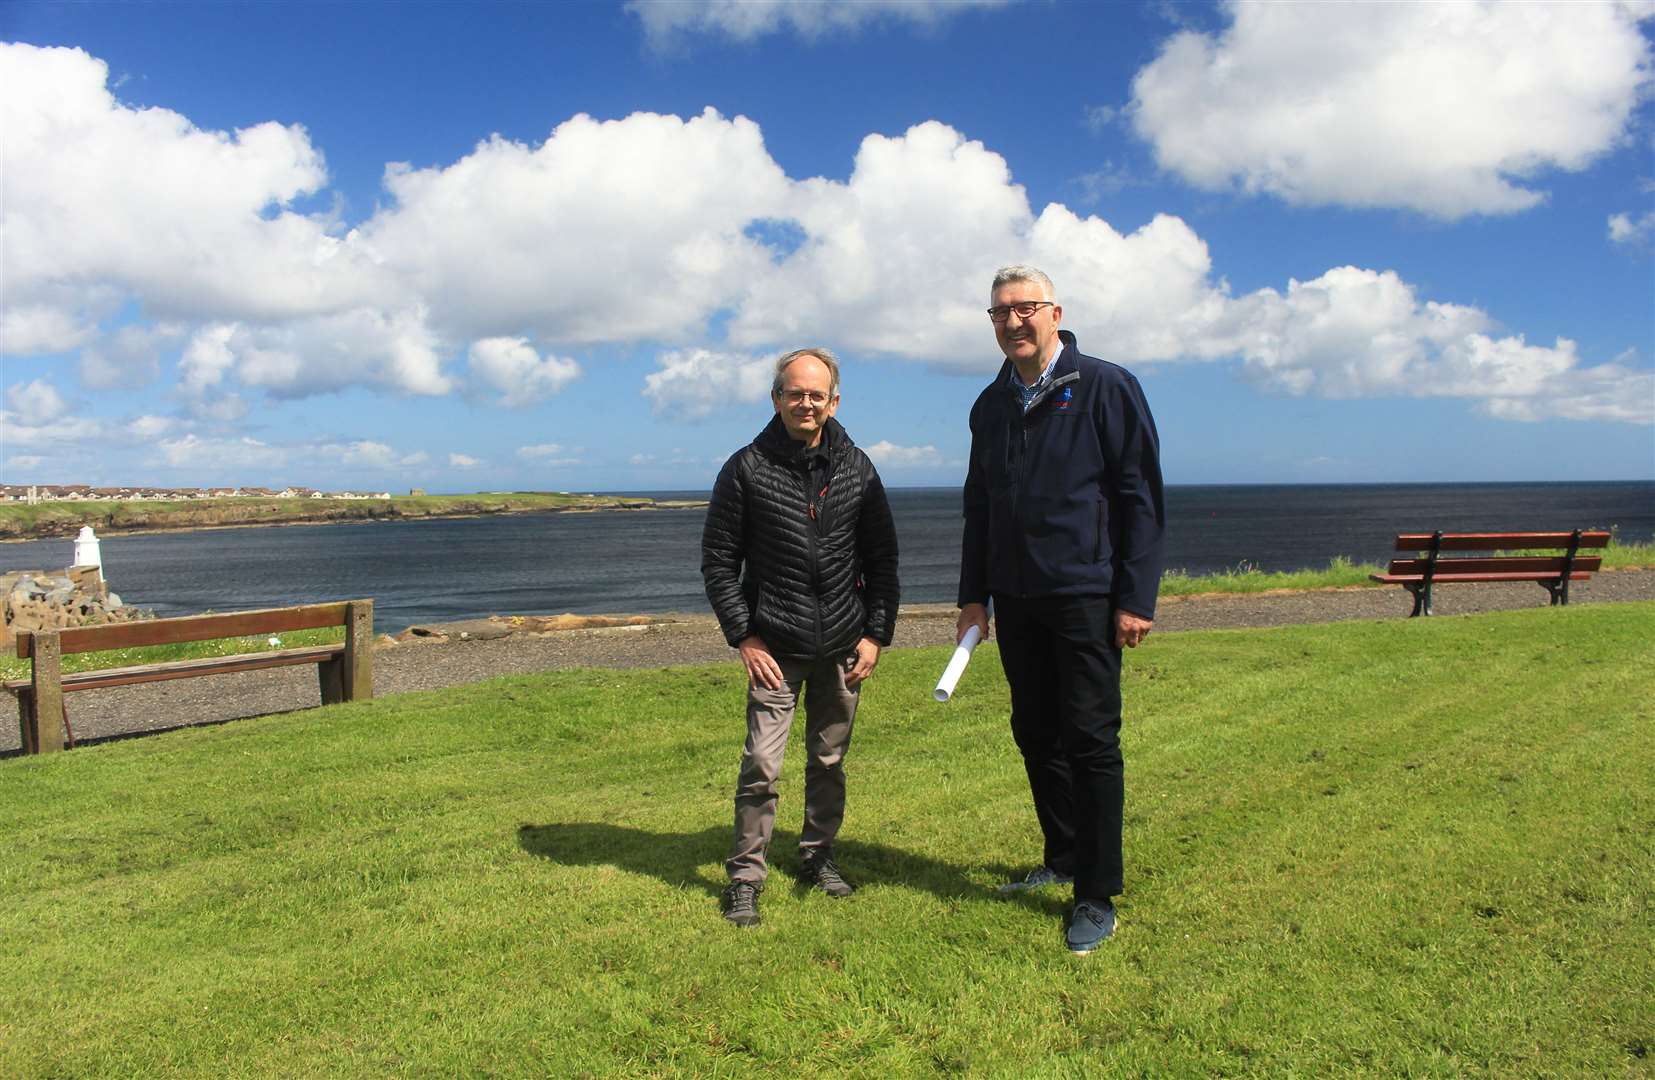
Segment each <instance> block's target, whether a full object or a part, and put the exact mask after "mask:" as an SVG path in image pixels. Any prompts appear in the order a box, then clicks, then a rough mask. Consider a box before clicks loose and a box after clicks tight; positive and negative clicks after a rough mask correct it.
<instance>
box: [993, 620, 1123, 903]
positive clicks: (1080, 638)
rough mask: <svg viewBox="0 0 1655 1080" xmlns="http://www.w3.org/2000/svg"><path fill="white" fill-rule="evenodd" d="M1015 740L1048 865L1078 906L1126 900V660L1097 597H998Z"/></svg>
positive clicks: (997, 623)
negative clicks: (1069, 883) (1065, 880)
mask: <svg viewBox="0 0 1655 1080" xmlns="http://www.w3.org/2000/svg"><path fill="white" fill-rule="evenodd" d="M994 626H995V632H996V634H997V636H998V637H999V639H1000V663H1001V665H1002V666H1003V667H1004V668H1005V671H1006V681H1007V682H1008V683H1010V684H1011V734H1012V738H1013V739H1015V740H1016V742H1017V749H1018V750H1020V751H1022V754H1023V767H1024V768H1025V769H1026V770H1027V771H1028V774H1029V790H1030V792H1031V793H1032V794H1033V795H1034V812H1035V816H1037V817H1038V818H1039V819H1040V831H1041V832H1042V833H1043V834H1044V835H1045V838H1046V853H1045V854H1046V865H1047V866H1049V867H1051V868H1052V869H1053V870H1056V871H1058V872H1059V873H1063V874H1072V875H1073V876H1074V879H1075V897H1076V898H1077V899H1081V898H1084V899H1088V900H1107V899H1108V898H1109V897H1112V896H1115V895H1117V894H1118V893H1120V892H1121V813H1122V807H1123V805H1124V803H1125V801H1126V785H1125V780H1124V777H1123V769H1122V763H1121V739H1120V733H1121V651H1120V650H1119V649H1117V648H1115V612H1114V609H1113V607H1112V606H1111V605H1110V603H1109V600H1108V598H1106V597H1101V596H1046V597H1033V598H1025V599H1021V600H1020V599H1017V598H1016V597H1010V596H999V595H996V596H995V597H994Z"/></svg>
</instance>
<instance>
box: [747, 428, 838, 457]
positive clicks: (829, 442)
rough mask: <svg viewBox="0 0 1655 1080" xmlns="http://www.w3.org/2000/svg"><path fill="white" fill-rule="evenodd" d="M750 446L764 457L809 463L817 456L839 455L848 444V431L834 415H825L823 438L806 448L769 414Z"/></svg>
mask: <svg viewBox="0 0 1655 1080" xmlns="http://www.w3.org/2000/svg"><path fill="white" fill-rule="evenodd" d="M753 445H754V446H756V447H757V448H758V449H759V450H760V451H762V452H763V453H764V454H765V455H766V456H768V457H771V458H774V459H775V460H777V461H780V462H783V463H788V462H800V463H805V462H808V461H809V460H810V459H811V458H812V457H815V456H817V455H828V456H834V457H836V456H838V454H839V453H840V451H842V450H844V449H845V448H847V447H849V446H850V445H852V444H851V438H850V433H849V432H847V431H846V430H845V428H844V425H842V424H840V423H839V421H838V420H835V419H834V418H833V417H831V416H830V417H828V419H827V423H825V424H823V425H822V441H821V442H820V443H818V444H817V445H816V446H814V447H806V446H805V444H804V443H802V442H799V441H798V440H797V439H795V438H793V436H791V435H789V434H788V433H787V425H786V424H783V423H782V418H781V417H780V416H772V417H771V418H770V422H769V423H768V424H766V425H764V430H763V431H761V432H759V433H758V437H757V438H755V439H754V440H753Z"/></svg>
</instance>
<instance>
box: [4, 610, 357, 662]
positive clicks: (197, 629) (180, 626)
mask: <svg viewBox="0 0 1655 1080" xmlns="http://www.w3.org/2000/svg"><path fill="white" fill-rule="evenodd" d="M353 603H358V604H363V603H366V604H371V603H372V601H348V600H345V601H339V602H337V603H332V604H309V605H306V606H303V607H285V608H264V609H262V610H259V611H231V612H226V613H225V614H223V615H186V616H184V617H182V618H176V619H145V620H143V621H141V622H129V623H107V624H105V625H103V626H77V627H72V628H70V629H67V630H58V631H55V633H56V634H57V635H58V641H59V642H60V651H61V652H63V653H65V654H68V653H83V652H95V651H97V650H99V649H127V648H131V647H133V646H137V645H173V644H176V643H178V642H181V641H211V640H213V639H214V638H227V637H243V636H246V635H249V634H280V633H285V632H287V631H289V630H315V629H317V628H320V627H324V626H347V625H348V624H349V623H350V607H351V604H353ZM33 654H34V633H33V632H32V631H29V630H20V631H18V634H17V655H18V657H19V658H26V657H29V656H32V655H33Z"/></svg>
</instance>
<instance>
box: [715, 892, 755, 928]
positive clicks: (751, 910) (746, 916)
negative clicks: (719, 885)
mask: <svg viewBox="0 0 1655 1080" xmlns="http://www.w3.org/2000/svg"><path fill="white" fill-rule="evenodd" d="M719 906H720V907H721V908H723V909H724V917H725V918H726V919H728V920H730V921H731V922H733V923H735V924H736V925H737V926H757V925H758V924H759V887H758V886H757V885H755V884H753V883H752V882H751V881H732V882H730V884H728V885H726V886H725V887H724V895H723V897H721V898H720V900H719Z"/></svg>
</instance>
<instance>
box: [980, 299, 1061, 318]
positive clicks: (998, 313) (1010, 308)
mask: <svg viewBox="0 0 1655 1080" xmlns="http://www.w3.org/2000/svg"><path fill="white" fill-rule="evenodd" d="M1056 306H1057V304H1056V303H1055V302H1053V301H1051V300H1019V301H1018V302H1017V303H1015V304H997V305H995V306H994V307H991V308H989V309H988V318H989V321H990V322H997V323H1002V322H1005V321H1006V318H1007V317H1008V316H1009V315H1011V313H1012V312H1014V311H1015V312H1017V317H1018V318H1019V319H1028V318H1032V317H1033V316H1034V313H1035V312H1037V311H1039V310H1040V309H1041V308H1043V307H1056Z"/></svg>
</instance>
